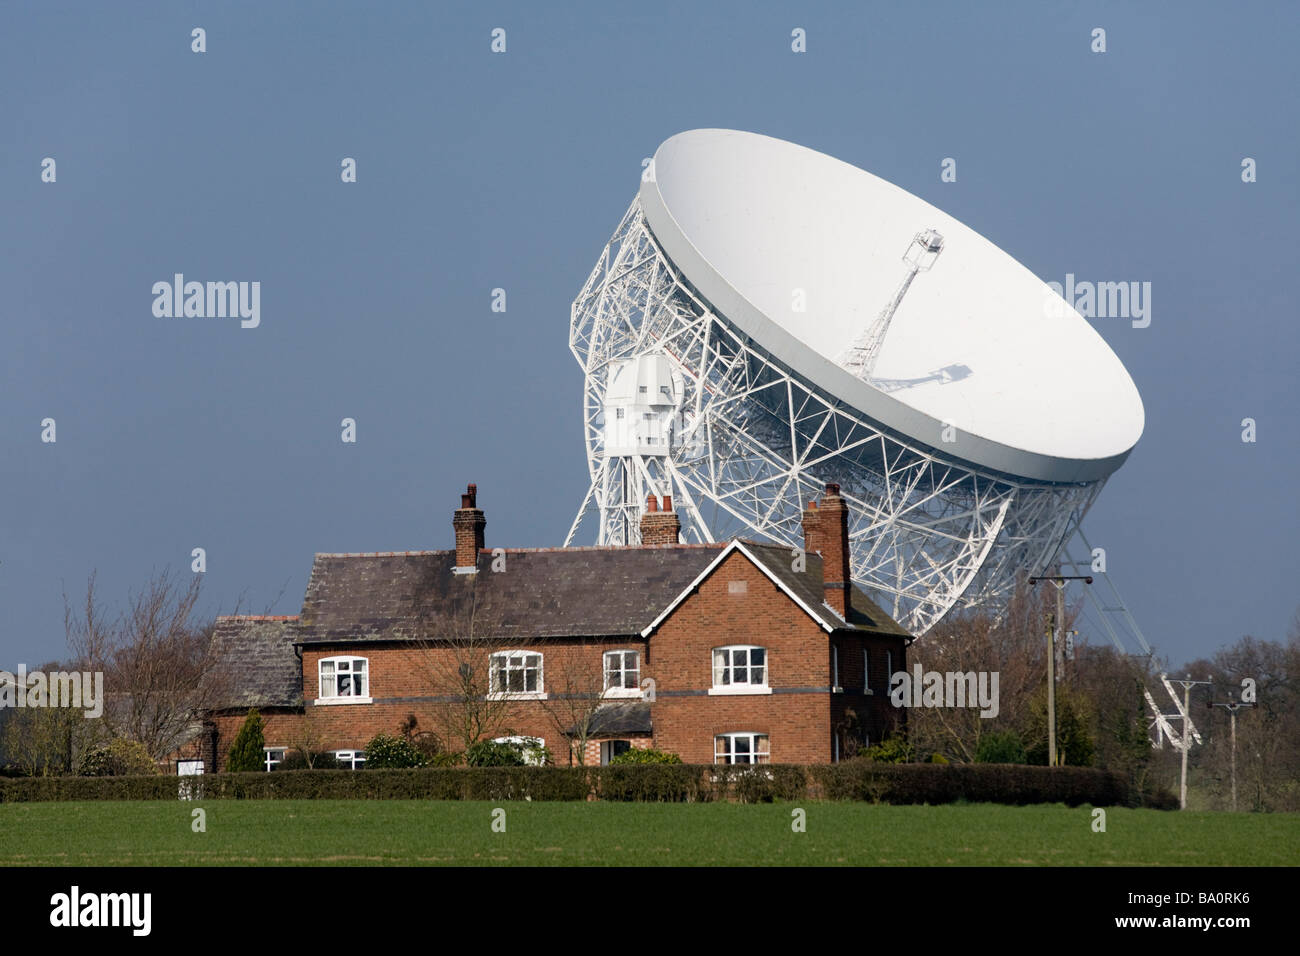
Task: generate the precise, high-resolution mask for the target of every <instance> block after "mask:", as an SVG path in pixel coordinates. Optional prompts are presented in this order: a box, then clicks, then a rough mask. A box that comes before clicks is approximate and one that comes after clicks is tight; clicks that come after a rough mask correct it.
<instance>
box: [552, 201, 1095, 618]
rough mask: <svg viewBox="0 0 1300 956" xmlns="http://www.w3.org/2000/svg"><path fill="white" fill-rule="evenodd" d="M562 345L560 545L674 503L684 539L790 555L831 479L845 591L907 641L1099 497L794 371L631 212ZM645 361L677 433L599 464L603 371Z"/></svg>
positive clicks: (987, 587) (1003, 584)
mask: <svg viewBox="0 0 1300 956" xmlns="http://www.w3.org/2000/svg"><path fill="white" fill-rule="evenodd" d="M569 345H570V348H571V349H572V350H573V354H574V356H575V357H576V358H577V360H578V363H579V364H580V365H581V366H582V370H583V374H584V375H585V378H586V384H585V389H584V394H583V428H584V434H585V439H586V447H587V461H588V468H589V472H590V476H591V484H590V487H589V488H588V491H587V495H586V497H585V498H584V500H583V503H582V506H581V507H580V508H579V511H578V515H577V517H576V518H575V519H574V522H573V526H572V527H571V528H570V530H569V535H568V538H567V539H566V542H565V543H566V544H569V543H572V542H573V540H574V537H575V536H576V534H577V532H578V529H579V527H580V525H581V523H582V521H583V519H584V517H585V516H586V515H588V514H589V513H592V512H595V513H596V514H597V515H598V521H599V527H598V531H597V535H596V539H597V542H598V543H601V544H628V543H635V542H637V541H638V540H639V531H638V522H639V518H640V515H641V511H642V509H643V507H644V503H645V500H646V494H647V493H650V492H655V493H667V492H672V493H674V494H675V495H676V496H677V502H678V508H679V510H680V511H682V512H683V517H684V522H683V534H684V536H685V537H687V538H688V539H694V540H698V541H713V540H725V539H727V538H730V537H733V536H755V535H757V536H762V537H766V538H768V539H771V540H773V541H777V542H782V543H785V544H789V545H791V546H792V547H797V546H799V545H800V544H801V543H802V540H803V532H802V528H801V525H800V519H801V514H802V511H803V508H804V506H805V504H806V502H808V501H809V500H813V499H815V498H817V497H818V495H819V494H820V493H821V491H822V489H823V487H824V485H825V483H826V482H828V481H835V482H838V483H839V485H840V487H841V490H842V494H843V495H844V497H845V498H846V500H847V501H848V503H849V508H850V516H849V536H850V544H851V550H852V569H853V577H854V580H855V581H857V582H858V583H859V584H861V585H863V586H864V587H866V588H869V589H870V590H872V591H874V592H875V593H876V594H877V595H878V596H879V597H880V598H883V599H884V601H883V603H884V604H885V606H886V607H887V608H888V609H889V610H890V611H891V613H892V615H893V616H894V617H895V619H897V620H898V621H899V622H900V623H902V624H903V625H904V626H905V627H907V628H908V629H909V630H910V631H912V633H914V634H922V633H924V632H925V631H927V630H929V628H930V627H932V626H933V625H934V624H935V623H936V622H937V621H938V620H939V619H940V618H942V617H943V616H944V615H945V614H946V613H948V611H950V610H951V609H953V608H954V607H960V606H969V605H974V604H985V603H988V602H995V601H1000V600H1002V599H1003V598H1005V597H1006V596H1007V595H1009V593H1010V592H1011V591H1012V590H1013V588H1014V586H1015V582H1016V579H1017V576H1018V575H1019V576H1023V575H1024V574H1027V573H1042V572H1044V571H1046V569H1047V568H1048V567H1049V566H1050V565H1051V564H1052V561H1053V559H1054V558H1055V556H1056V554H1057V551H1058V549H1059V548H1060V546H1061V545H1062V543H1063V542H1064V541H1065V540H1066V539H1067V538H1069V536H1070V535H1071V534H1073V532H1074V530H1075V529H1076V528H1077V527H1078V524H1079V522H1080V521H1081V520H1082V518H1083V515H1084V514H1085V513H1086V512H1087V510H1088V508H1089V507H1090V506H1091V504H1092V502H1093V500H1094V499H1095V498H1096V495H1097V493H1098V492H1099V491H1100V489H1101V485H1102V482H1091V483H1087V484H1047V483H1042V482H1031V481H1028V480H1025V479H1018V478H1015V477H1013V476H1008V475H1000V474H994V473H991V472H987V471H983V470H980V469H979V468H976V467H973V466H971V465H969V464H967V463H965V462H962V461H959V460H957V459H954V458H949V457H946V456H945V455H944V454H943V452H942V450H941V448H940V447H930V446H927V445H925V444H923V443H921V442H919V441H917V440H916V439H914V438H910V437H908V436H905V435H899V434H896V433H893V432H890V431H888V430H887V429H885V428H883V427H882V426H880V425H878V424H877V423H875V422H873V421H872V420H870V419H869V418H867V417H866V416H864V415H862V414H861V413H860V412H858V411H857V410H856V409H854V408H851V407H848V406H847V405H845V404H844V403H843V402H842V401H840V400H838V399H836V398H835V396H833V395H831V394H828V393H826V392H824V391H823V390H822V389H821V388H819V387H818V386H817V385H815V384H814V383H811V382H809V381H807V380H805V379H803V378H801V377H798V376H796V375H794V374H793V373H791V372H790V371H789V370H788V369H786V368H785V367H784V366H783V365H782V364H781V363H780V362H778V361H776V360H775V359H774V358H773V357H772V356H771V355H769V354H768V353H767V352H765V351H764V350H763V349H762V348H760V347H759V346H758V345H757V344H756V343H755V342H753V341H752V340H751V339H750V338H749V337H747V336H746V335H744V334H743V333H741V332H740V331H739V330H737V329H735V328H733V327H732V326H731V325H730V324H729V323H728V322H727V320H726V317H725V316H720V315H717V314H715V312H714V310H713V309H712V308H711V307H710V306H709V304H708V303H707V302H705V301H703V300H702V298H701V297H700V296H699V295H698V294H697V293H696V292H695V291H694V290H693V289H692V288H691V286H690V284H689V282H688V280H687V279H686V278H685V277H684V276H683V275H682V274H681V273H680V272H679V271H678V269H677V268H676V267H675V266H674V265H673V263H672V262H671V261H670V260H669V259H668V258H667V256H665V255H664V253H663V251H662V250H661V249H660V247H659V245H658V243H657V242H656V240H655V238H654V236H653V234H652V233H651V231H650V229H649V226H648V225H647V223H646V221H645V218H644V216H643V214H642V211H641V206H640V203H639V201H634V202H633V203H632V205H631V206H630V207H629V209H628V211H627V213H626V214H625V215H624V217H623V219H622V221H621V222H620V223H619V225H618V228H617V230H616V231H615V232H614V235H613V238H611V239H610V241H609V244H608V245H606V247H605V249H604V250H603V251H602V252H601V254H600V258H599V260H598V261H597V263H596V267H595V268H594V269H593V270H592V272H591V275H590V277H589V278H588V279H587V282H586V285H584V286H583V288H582V291H581V293H579V295H578V297H577V298H576V299H575V300H574V302H573V309H572V319H571V324H570V332H569ZM655 352H658V353H662V354H664V355H667V356H668V357H669V358H670V359H671V360H672V361H673V363H674V366H675V368H676V369H678V370H680V372H681V375H682V379H683V381H684V383H685V389H684V395H683V396H682V400H681V406H680V407H681V410H682V412H683V420H684V427H682V428H680V429H679V430H678V431H677V432H676V433H675V434H674V436H673V439H672V442H671V445H670V446H669V447H667V448H666V449H665V451H664V454H662V455H657V456H645V455H625V456H617V457H615V456H606V455H605V454H604V453H603V447H602V446H603V441H604V427H603V426H604V414H605V388H606V383H607V381H608V372H609V369H610V367H611V365H612V364H614V363H618V362H622V361H626V360H629V359H633V358H636V357H637V356H640V355H645V354H649V353H655ZM939 437H940V436H938V435H936V438H939Z"/></svg>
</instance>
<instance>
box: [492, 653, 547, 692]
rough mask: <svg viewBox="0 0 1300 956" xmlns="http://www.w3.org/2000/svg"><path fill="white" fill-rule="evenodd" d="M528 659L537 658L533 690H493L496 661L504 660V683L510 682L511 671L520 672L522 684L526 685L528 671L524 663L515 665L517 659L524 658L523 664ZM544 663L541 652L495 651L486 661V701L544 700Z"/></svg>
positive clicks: (495, 678)
mask: <svg viewBox="0 0 1300 956" xmlns="http://www.w3.org/2000/svg"><path fill="white" fill-rule="evenodd" d="M529 657H536V658H537V682H536V683H537V686H536V688H535V689H534V690H498V689H496V688H495V686H494V685H495V684H496V680H497V661H498V660H500V659H502V658H505V659H506V683H507V685H508V684H509V682H510V673H511V672H512V671H516V670H517V671H522V672H523V673H524V683H525V684H527V683H528V676H527V674H528V671H529V669H530V668H528V667H527V665H526V663H525V664H522V665H517V666H516V665H515V663H514V662H515V661H516V659H518V658H524V659H525V662H526V660H527V658H529ZM545 666H546V661H545V659H544V658H543V655H542V652H541V651H525V650H513V651H497V652H496V653H494V654H493V655H492V656H491V657H490V658H489V659H488V695H487V696H488V699H489V700H546V699H547V697H546V682H545V678H546V672H545V670H544V668H545Z"/></svg>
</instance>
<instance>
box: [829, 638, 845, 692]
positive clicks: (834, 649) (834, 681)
mask: <svg viewBox="0 0 1300 956" xmlns="http://www.w3.org/2000/svg"><path fill="white" fill-rule="evenodd" d="M831 691H832V692H834V691H839V692H841V693H843V691H844V688H843V687H841V686H840V648H839V645H838V644H832V645H831Z"/></svg>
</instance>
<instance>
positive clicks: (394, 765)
mask: <svg viewBox="0 0 1300 956" xmlns="http://www.w3.org/2000/svg"><path fill="white" fill-rule="evenodd" d="M427 763H428V759H427V758H426V757H425V756H424V754H422V753H420V751H419V750H417V749H416V748H415V746H414V745H413V744H412V743H411V742H410V741H408V740H406V739H404V738H402V737H394V736H392V735H391V734H384V733H379V734H375V735H374V736H373V737H371V738H370V742H369V743H368V744H366V764H365V768H366V769H367V770H404V769H408V768H411V767H423V766H425V765H426V764H427Z"/></svg>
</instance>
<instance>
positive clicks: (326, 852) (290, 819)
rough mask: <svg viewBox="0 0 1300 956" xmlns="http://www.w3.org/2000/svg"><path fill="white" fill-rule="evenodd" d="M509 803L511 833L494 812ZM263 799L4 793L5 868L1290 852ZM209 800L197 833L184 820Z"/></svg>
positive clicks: (1266, 827)
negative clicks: (18, 797) (31, 798)
mask: <svg viewBox="0 0 1300 956" xmlns="http://www.w3.org/2000/svg"><path fill="white" fill-rule="evenodd" d="M498 806H499V807H500V808H501V809H502V810H504V811H505V821H504V822H505V832H495V831H494V830H493V825H492V824H493V818H494V815H493V811H494V809H495V808H496V807H498ZM800 806H802V809H803V810H805V811H806V814H807V816H806V832H802V833H796V832H793V830H792V828H791V824H792V822H793V820H794V815H793V811H794V809H795V807H796V805H795V804H760V805H742V804H732V803H720V804H626V803H508V802H507V803H501V804H493V803H477V802H465V803H458V802H453V803H446V802H434V801H402V800H392V801H364V800H266V801H257V800H249V801H210V802H207V803H199V804H190V803H183V802H180V801H177V802H176V803H169V802H157V801H154V802H122V803H114V802H101V803H11V804H0V834H2V835H3V839H0V866H24V865H38V866H39V865H46V866H49V865H56V866H57V865H63V864H67V865H81V866H134V865H148V866H185V865H194V864H204V865H216V866H220V865H232V866H267V865H270V866H275V865H286V866H298V865H309V864H327V865H353V866H377V865H387V864H404V865H489V866H492V865H505V866H509V865H518V864H526V865H560V866H565V865H616V866H655V865H686V866H694V865H703V866H710V865H738V866H754V865H784V866H803V865H845V866H894V865H898V866H927V865H1013V866H1015V865H1023V866H1041V865H1079V864H1082V865H1092V866H1110V865H1184V866H1240V865H1243V864H1247V865H1255V866H1261V865H1263V866H1267V865H1288V866H1290V865H1294V864H1295V863H1296V861H1297V860H1298V859H1300V816H1297V815H1294V814H1292V815H1264V814H1237V815H1231V814H1226V813H1194V812H1187V813H1177V812H1159V811H1154V810H1125V809H1108V810H1107V811H1106V814H1107V816H1106V832H1105V833H1096V832H1094V831H1093V829H1092V811H1091V809H1090V808H1087V807H1079V808H1074V809H1071V808H1067V807H1064V806H1060V805H1055V806H1032V807H1007V806H1000V805H993V804H965V805H960V804H959V805H951V806H939V807H917V806H876V805H871V804H863V803H817V802H812V801H809V802H807V803H804V804H801V805H800ZM196 807H202V808H203V809H204V810H205V811H206V814H207V816H206V825H207V830H206V832H203V833H196V832H194V831H193V829H192V816H191V814H192V811H193V810H194V809H195V808H196Z"/></svg>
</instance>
